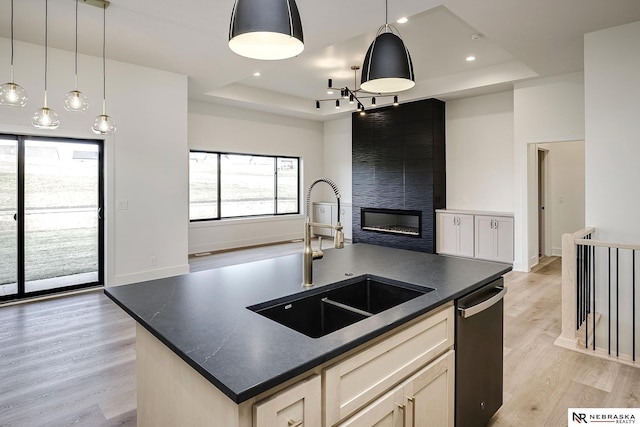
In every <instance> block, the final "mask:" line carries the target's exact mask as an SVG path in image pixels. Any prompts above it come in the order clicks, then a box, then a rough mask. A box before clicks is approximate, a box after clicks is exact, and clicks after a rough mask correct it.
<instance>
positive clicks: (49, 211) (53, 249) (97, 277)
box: [0, 137, 103, 299]
mask: <svg viewBox="0 0 640 427" xmlns="http://www.w3.org/2000/svg"><path fill="white" fill-rule="evenodd" d="M14 144H15V147H16V150H15V151H16V155H15V159H16V160H15V164H16V166H17V167H16V168H15V170H16V172H15V178H16V179H15V184H13V183H11V179H10V175H11V174H10V173H6V174H5V169H6V170H7V171H9V170H10V169H11V166H10V164H9V161H7V162H6V163H5V162H4V159H3V163H2V186H1V187H0V189H1V191H2V195H3V196H2V207H1V208H0V213H1V214H2V222H1V223H0V224H1V225H2V229H1V230H2V233H3V240H2V244H1V245H2V253H3V254H5V253H7V255H8V257H6V258H5V257H4V256H3V260H7V261H8V260H10V259H14V260H15V263H14V264H15V266H14V267H12V266H11V265H10V264H11V263H9V262H3V268H2V270H3V271H2V273H1V274H2V282H0V286H2V287H3V288H5V290H4V296H3V295H1V294H0V298H4V299H9V298H11V297H13V298H16V297H17V298H20V297H24V296H33V295H40V294H45V293H50V292H57V291H60V290H67V289H75V288H79V287H84V286H94V285H98V284H102V283H103V273H102V259H103V251H102V247H103V245H102V240H103V219H102V212H103V192H102V143H101V141H93V140H72V139H59V138H56V139H53V138H30V137H15V142H14ZM11 193H13V194H15V197H13V200H15V202H13V206H12V197H10V194H11ZM5 199H6V200H7V201H6V202H5ZM5 205H6V207H5ZM11 207H14V214H13V217H12V218H11V219H12V220H13V222H14V224H13V225H10V224H7V225H6V226H5V217H6V215H5V211H6V212H8V214H9V215H10V214H11V213H10V209H11ZM12 233H14V234H13V235H14V236H15V239H14V244H13V245H12V238H10V237H9V238H7V239H5V235H6V236H10V235H11V234H12ZM11 246H13V247H11ZM4 264H7V265H6V266H5V265H4ZM5 270H6V272H5ZM12 270H15V273H11V271H12ZM12 274H13V282H12V277H11V275H12ZM13 283H15V285H13V288H12V287H11V286H12V284H13Z"/></svg>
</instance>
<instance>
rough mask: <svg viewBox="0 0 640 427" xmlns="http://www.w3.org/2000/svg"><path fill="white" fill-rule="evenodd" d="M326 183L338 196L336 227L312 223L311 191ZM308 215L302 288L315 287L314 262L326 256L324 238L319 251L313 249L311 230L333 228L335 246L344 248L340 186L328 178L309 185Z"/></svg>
mask: <svg viewBox="0 0 640 427" xmlns="http://www.w3.org/2000/svg"><path fill="white" fill-rule="evenodd" d="M320 182H324V183H325V184H329V185H330V186H331V188H332V189H333V192H334V193H335V195H336V200H337V202H338V219H337V222H336V224H335V225H332V224H321V223H317V222H311V213H310V212H311V190H313V187H315V185H316V184H318V183H320ZM305 206H306V213H305V219H304V252H303V253H302V286H304V287H305V288H309V287H311V286H313V260H314V259H322V257H323V256H324V254H323V253H322V238H320V247H319V248H318V250H317V251H314V250H313V248H312V247H311V230H312V228H313V227H323V228H331V229H333V230H335V231H336V235H335V237H334V239H333V246H334V247H335V248H336V249H342V248H344V232H343V231H342V224H340V190H338V186H337V185H336V184H335V183H334V182H333V181H331V180H330V179H328V178H318V179H316V180H315V181H313V182H312V183H311V185H309V189H308V190H307V203H306V205H305Z"/></svg>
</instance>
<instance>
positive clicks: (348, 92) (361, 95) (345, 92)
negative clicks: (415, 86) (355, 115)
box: [316, 65, 398, 116]
mask: <svg viewBox="0 0 640 427" xmlns="http://www.w3.org/2000/svg"><path fill="white" fill-rule="evenodd" d="M359 69H360V66H359V65H352V66H351V70H353V85H354V88H355V87H356V83H357V80H358V79H357V77H358V76H357V73H358V70H359ZM327 89H330V90H332V91H338V90H339V91H340V98H338V99H335V98H327V99H316V110H320V106H321V105H320V103H321V102H323V101H333V100H334V99H335V102H336V109H340V99H348V100H349V104H354V103H356V102H357V109H356V111H358V112H359V113H360V115H362V116H364V115H365V114H366V113H365V108H364V104H363V103H362V101H361V100H362V99H366V98H371V106H372V107H375V106H377V100H376V97H377V98H381V97H382V98H385V97H391V96H393V105H394V106H397V105H398V95H391V94H380V93H376V94H375V95H374V94H370V93H368V92H367V91H365V90H363V89H362V88H360V89H353V90H352V89H349V87H348V86H345V87H342V88H337V87H333V79H327Z"/></svg>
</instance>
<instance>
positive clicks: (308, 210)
mask: <svg viewBox="0 0 640 427" xmlns="http://www.w3.org/2000/svg"><path fill="white" fill-rule="evenodd" d="M320 182H324V183H325V184H328V185H329V186H331V188H332V189H333V192H334V194H335V195H336V201H337V203H338V222H340V190H339V189H338V186H337V185H336V183H335V182H333V181H332V180H330V179H329V178H318V179H316V180H315V181H313V182H312V183H311V184H309V188H308V189H307V199H306V205H305V206H306V212H305V220H306V221H310V220H311V190H313V187H315V186H316V184H318V183H320Z"/></svg>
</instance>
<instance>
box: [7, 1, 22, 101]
mask: <svg viewBox="0 0 640 427" xmlns="http://www.w3.org/2000/svg"><path fill="white" fill-rule="evenodd" d="M0 105H7V106H10V107H24V106H25V105H27V91H26V90H24V88H23V87H22V86H20V85H19V84H17V83H16V82H15V80H14V78H13V0H11V81H10V82H8V83H4V84H2V85H0Z"/></svg>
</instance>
